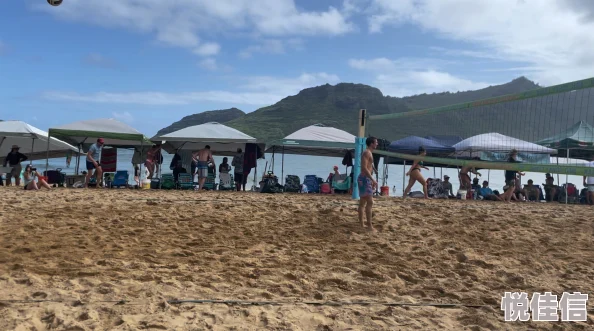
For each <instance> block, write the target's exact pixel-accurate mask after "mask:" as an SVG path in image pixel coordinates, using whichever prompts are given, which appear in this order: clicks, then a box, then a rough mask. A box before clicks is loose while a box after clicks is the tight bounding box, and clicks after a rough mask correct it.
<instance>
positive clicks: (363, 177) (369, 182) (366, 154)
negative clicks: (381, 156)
mask: <svg viewBox="0 0 594 331" xmlns="http://www.w3.org/2000/svg"><path fill="white" fill-rule="evenodd" d="M365 144H366V145H367V149H366V150H365V151H363V154H362V155H361V173H360V174H359V177H358V178H357V183H358V187H359V222H360V223H361V226H363V227H365V223H363V210H365V216H366V219H367V230H368V231H370V232H375V229H374V228H373V225H372V224H371V217H372V208H373V191H374V189H375V188H376V187H377V182H376V181H375V179H373V154H372V153H373V151H374V150H375V149H376V148H377V139H376V138H374V137H369V138H367V140H366V141H365Z"/></svg>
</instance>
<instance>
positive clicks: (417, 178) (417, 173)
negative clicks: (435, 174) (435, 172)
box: [403, 146, 429, 199]
mask: <svg viewBox="0 0 594 331" xmlns="http://www.w3.org/2000/svg"><path fill="white" fill-rule="evenodd" d="M419 155H420V156H425V155H427V152H426V151H425V148H424V147H423V146H421V147H419ZM421 168H423V169H427V170H429V168H427V167H425V166H424V165H423V161H415V162H413V165H412V167H411V168H410V170H409V171H407V172H406V175H407V176H409V175H410V178H409V180H408V186H407V187H406V190H404V195H403V197H404V198H405V199H406V198H407V195H408V193H409V192H410V190H411V189H412V187H413V185H415V182H419V184H421V185H423V193H425V199H429V195H428V194H427V182H426V181H425V178H423V174H421Z"/></svg>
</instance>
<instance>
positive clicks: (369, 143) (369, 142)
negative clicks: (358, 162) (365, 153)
mask: <svg viewBox="0 0 594 331" xmlns="http://www.w3.org/2000/svg"><path fill="white" fill-rule="evenodd" d="M376 140H377V138H375V137H367V140H365V145H367V147H369V146H371V144H373V143H374V142H375V141H376Z"/></svg>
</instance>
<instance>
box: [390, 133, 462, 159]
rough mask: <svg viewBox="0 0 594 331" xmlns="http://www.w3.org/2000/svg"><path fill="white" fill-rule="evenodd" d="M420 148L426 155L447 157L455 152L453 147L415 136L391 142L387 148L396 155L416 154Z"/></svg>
mask: <svg viewBox="0 0 594 331" xmlns="http://www.w3.org/2000/svg"><path fill="white" fill-rule="evenodd" d="M421 146H422V147H424V148H425V150H426V151H427V155H429V154H431V155H448V154H451V153H454V152H455V151H456V149H455V148H454V147H451V146H449V147H448V146H445V145H442V144H440V143H438V142H436V141H434V140H430V139H426V138H421V137H417V136H408V137H405V138H402V139H400V140H396V141H393V142H392V143H391V144H390V146H388V151H389V152H396V153H407V154H418V153H419V147H421Z"/></svg>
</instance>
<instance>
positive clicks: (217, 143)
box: [151, 122, 263, 155]
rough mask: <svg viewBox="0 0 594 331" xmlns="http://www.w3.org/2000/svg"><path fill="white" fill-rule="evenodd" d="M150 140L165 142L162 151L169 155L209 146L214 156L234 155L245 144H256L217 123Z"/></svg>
mask: <svg viewBox="0 0 594 331" xmlns="http://www.w3.org/2000/svg"><path fill="white" fill-rule="evenodd" d="M151 140H152V141H161V142H165V144H164V145H163V149H164V150H166V151H167V152H168V153H171V154H173V153H175V151H177V150H192V151H196V150H199V149H202V148H204V146H206V145H209V146H210V149H211V151H212V153H213V154H215V155H234V154H235V153H236V151H237V149H238V148H241V149H243V150H245V144H246V143H256V142H257V139H256V138H254V137H251V136H249V135H247V134H245V133H243V132H241V131H239V130H236V129H234V128H231V127H228V126H226V125H223V124H220V123H217V122H209V123H204V124H200V125H194V126H190V127H187V128H184V129H181V130H177V131H174V132H171V133H168V134H164V135H161V136H154V137H153V138H151ZM262 147H263V146H262Z"/></svg>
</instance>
